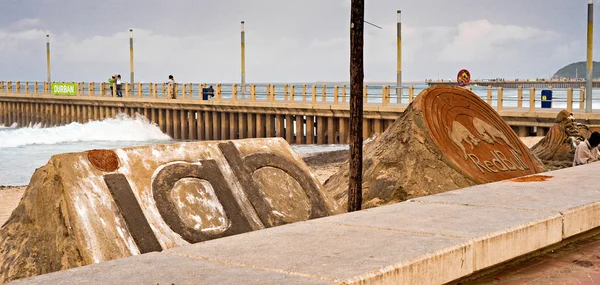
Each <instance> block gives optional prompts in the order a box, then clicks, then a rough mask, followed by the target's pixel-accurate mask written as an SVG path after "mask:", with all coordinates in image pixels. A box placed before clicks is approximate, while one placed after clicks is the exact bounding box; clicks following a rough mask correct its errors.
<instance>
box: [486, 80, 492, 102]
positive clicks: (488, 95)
mask: <svg viewBox="0 0 600 285" xmlns="http://www.w3.org/2000/svg"><path fill="white" fill-rule="evenodd" d="M487 103H488V105H490V106H492V86H491V85H488V87H487Z"/></svg>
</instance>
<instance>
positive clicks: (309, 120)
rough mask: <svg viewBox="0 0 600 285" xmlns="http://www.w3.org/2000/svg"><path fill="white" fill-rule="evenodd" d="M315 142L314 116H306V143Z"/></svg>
mask: <svg viewBox="0 0 600 285" xmlns="http://www.w3.org/2000/svg"><path fill="white" fill-rule="evenodd" d="M314 143H315V117H314V116H306V144H314Z"/></svg>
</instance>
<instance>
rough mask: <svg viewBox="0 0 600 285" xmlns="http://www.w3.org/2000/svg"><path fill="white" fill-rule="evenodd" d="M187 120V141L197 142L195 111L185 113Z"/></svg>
mask: <svg viewBox="0 0 600 285" xmlns="http://www.w3.org/2000/svg"><path fill="white" fill-rule="evenodd" d="M187 120H188V131H189V133H188V139H190V140H198V127H197V126H196V123H197V122H198V121H197V120H196V111H187Z"/></svg>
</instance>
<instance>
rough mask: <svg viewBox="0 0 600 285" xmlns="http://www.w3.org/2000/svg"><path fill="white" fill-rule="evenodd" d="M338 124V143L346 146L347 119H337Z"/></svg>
mask: <svg viewBox="0 0 600 285" xmlns="http://www.w3.org/2000/svg"><path fill="white" fill-rule="evenodd" d="M339 124H340V127H339V128H340V143H341V144H347V143H348V133H349V128H348V127H349V126H348V118H339Z"/></svg>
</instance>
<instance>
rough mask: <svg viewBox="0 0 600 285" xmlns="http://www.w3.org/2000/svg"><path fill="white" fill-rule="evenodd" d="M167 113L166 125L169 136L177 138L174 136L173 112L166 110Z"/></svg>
mask: <svg viewBox="0 0 600 285" xmlns="http://www.w3.org/2000/svg"><path fill="white" fill-rule="evenodd" d="M165 113H166V118H165V125H166V126H167V135H168V136H170V137H171V138H175V136H174V135H173V110H171V109H165Z"/></svg>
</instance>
